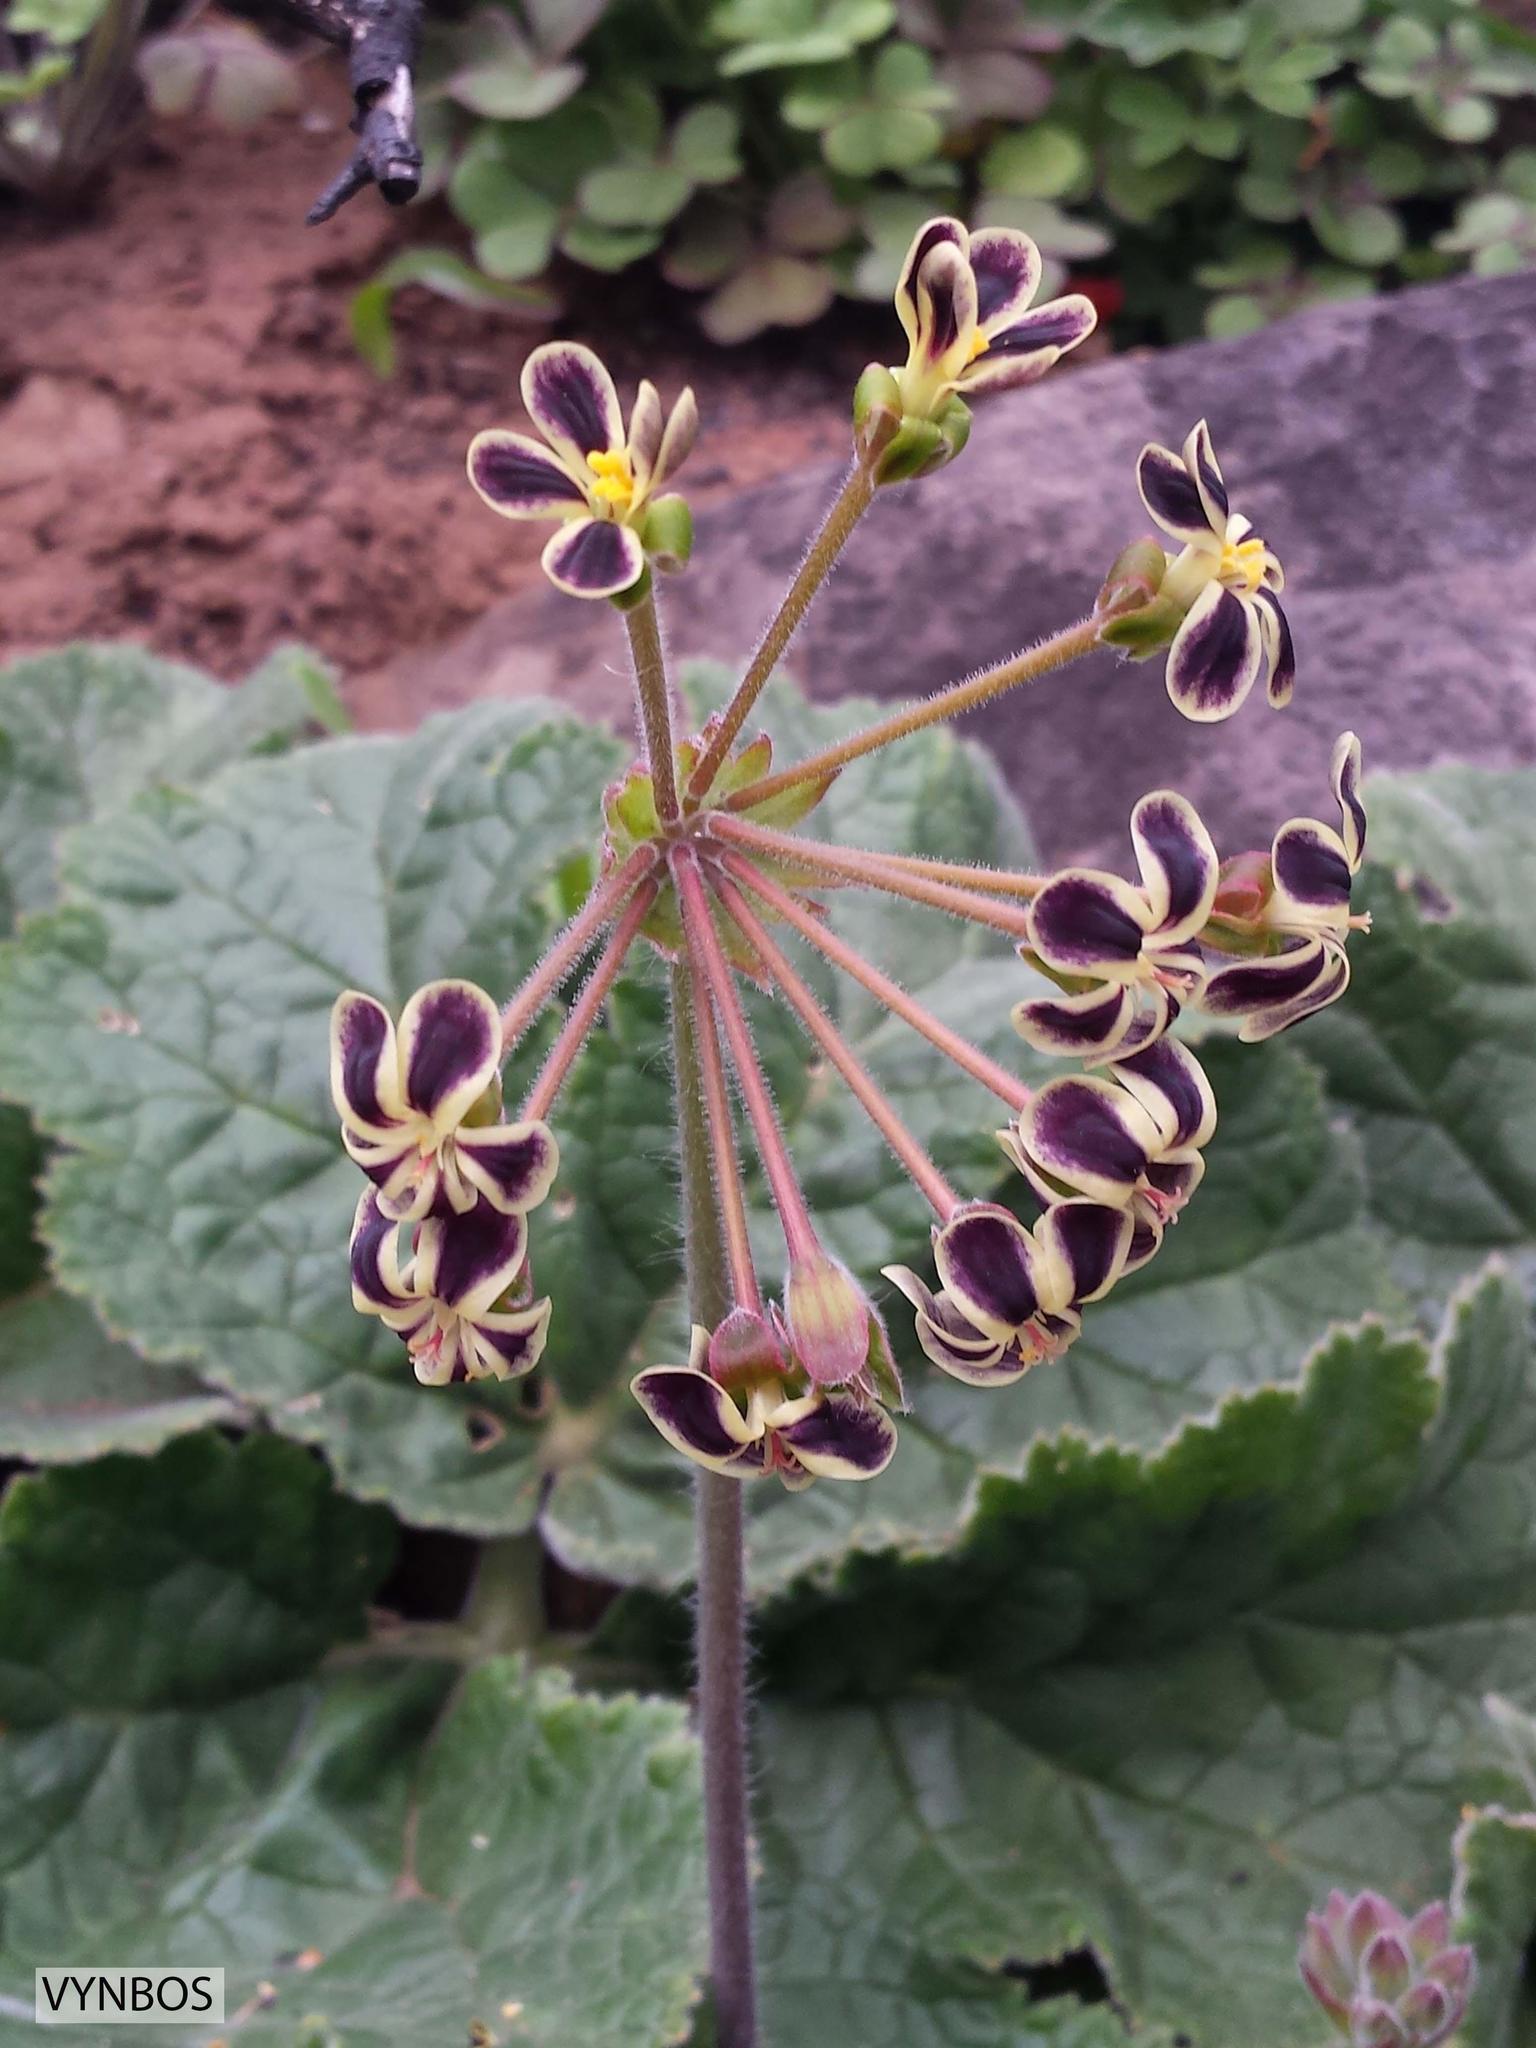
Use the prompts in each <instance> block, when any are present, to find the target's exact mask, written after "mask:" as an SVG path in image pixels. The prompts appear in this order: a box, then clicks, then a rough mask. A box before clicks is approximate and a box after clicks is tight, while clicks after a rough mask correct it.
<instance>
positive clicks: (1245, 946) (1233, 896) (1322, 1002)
mask: <svg viewBox="0 0 1536 2048" xmlns="http://www.w3.org/2000/svg"><path fill="white" fill-rule="evenodd" d="M1329 779H1330V781H1331V783H1332V786H1333V793H1334V798H1335V801H1336V802H1337V804H1338V807H1339V829H1338V830H1337V831H1335V830H1334V829H1333V827H1332V826H1330V825H1324V824H1321V823H1320V822H1319V821H1318V820H1317V819H1316V818H1291V819H1289V820H1288V821H1287V822H1286V823H1285V824H1284V825H1282V826H1281V827H1280V829H1279V831H1278V832H1277V833H1276V834H1275V837H1274V843H1273V845H1272V846H1271V848H1270V852H1269V856H1268V859H1267V860H1266V859H1265V857H1264V856H1263V855H1262V854H1260V855H1256V856H1241V857H1240V858H1239V859H1238V860H1237V861H1236V862H1234V863H1232V865H1231V871H1230V872H1228V873H1226V874H1224V876H1223V881H1222V885H1221V887H1220V888H1219V889H1218V892H1217V896H1216V901H1215V904H1214V906H1213V912H1214V914H1213V917H1212V920H1211V923H1210V925H1209V927H1208V929H1207V932H1206V934H1205V936H1206V940H1207V943H1208V944H1210V945H1213V946H1217V947H1220V948H1222V949H1224V950H1233V951H1239V952H1242V953H1243V954H1244V955H1245V957H1243V958H1240V959H1237V960H1234V961H1233V962H1231V964H1229V965H1224V966H1221V967H1218V968H1217V969H1216V971H1215V972H1214V973H1213V974H1212V975H1211V976H1210V978H1209V979H1208V980H1207V982H1206V985H1205V988H1204V990H1203V991H1202V993H1201V998H1200V1002H1201V1007H1202V1009H1204V1010H1206V1011H1208V1012H1209V1013H1210V1015H1212V1016H1213V1017H1240V1018H1241V1019H1242V1020H1243V1022H1242V1029H1241V1030H1240V1032H1239V1033H1238V1036H1239V1037H1240V1038H1243V1039H1245V1040H1247V1041H1249V1042H1250V1043H1252V1042H1253V1041H1254V1040H1257V1039H1263V1038H1272V1037H1273V1036H1274V1035H1275V1033H1276V1032H1278V1031H1284V1030H1286V1029H1288V1027H1289V1026H1291V1025H1292V1024H1299V1023H1300V1022H1301V1020H1302V1019H1303V1018H1304V1017H1310V1016H1312V1015H1313V1013H1314V1012H1315V1011H1317V1010H1322V1009H1326V1008H1327V1006H1328V1005H1329V1004H1330V1003H1336V1002H1337V1001H1338V999H1339V997H1340V996H1341V995H1343V993H1344V991H1345V989H1346V988H1347V987H1348V986H1349V956H1348V954H1347V953H1346V952H1345V941H1346V940H1347V939H1348V937H1349V934H1350V932H1351V931H1359V930H1365V929H1368V928H1369V926H1370V919H1369V917H1356V916H1354V915H1353V914H1352V912H1351V908H1350V895H1351V890H1352V887H1353V884H1354V879H1355V876H1356V875H1357V874H1358V873H1359V871H1360V864H1361V862H1362V861H1363V860H1364V858H1365V805H1364V803H1363V802H1362V801H1361V796H1360V742H1359V740H1358V739H1356V737H1355V735H1354V734H1353V733H1352V732H1347V733H1343V734H1341V735H1340V737H1339V740H1338V743H1337V744H1336V746H1335V747H1334V750H1333V761H1332V765H1331V768H1330V776H1329Z"/></svg>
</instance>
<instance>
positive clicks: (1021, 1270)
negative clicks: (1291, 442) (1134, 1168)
mask: <svg viewBox="0 0 1536 2048" xmlns="http://www.w3.org/2000/svg"><path fill="white" fill-rule="evenodd" d="M1133 1229H1134V1225H1133V1222H1132V1218H1131V1216H1130V1215H1129V1213H1128V1212H1127V1211H1126V1210H1124V1209H1121V1208H1112V1207H1110V1206H1108V1205H1107V1204H1105V1203H1102V1202H1092V1201H1066V1202H1054V1203H1052V1204H1051V1206H1050V1207H1049V1208H1048V1209H1047V1210H1046V1211H1045V1213H1044V1215H1043V1216H1041V1217H1040V1218H1039V1219H1038V1220H1037V1222H1036V1223H1035V1225H1034V1227H1033V1228H1032V1229H1030V1228H1026V1226H1025V1225H1024V1224H1023V1223H1021V1222H1020V1221H1019V1219H1018V1217H1017V1216H1015V1215H1014V1214H1013V1213H1012V1211H1011V1210H1009V1209H1005V1208H1003V1207H1001V1205H1000V1204H998V1203H996V1202H971V1203H967V1204H966V1206H965V1207H964V1208H962V1209H960V1210H959V1211H957V1212H956V1214H955V1215H954V1216H952V1217H951V1218H950V1220H949V1222H948V1223H946V1224H945V1225H944V1226H943V1228H942V1229H940V1230H936V1231H935V1232H934V1237H933V1258H934V1264H935V1266H936V1267H937V1269H938V1275H939V1291H938V1293H936V1294H935V1293H934V1292H933V1290H932V1289H931V1288H930V1287H929V1286H928V1285H927V1283H926V1281H924V1280H923V1279H921V1278H920V1277H919V1275H918V1274H916V1273H914V1272H912V1271H911V1269H910V1268H909V1267H906V1266H887V1267H886V1268H885V1276H886V1278H887V1279H888V1280H889V1281H890V1282H891V1283H892V1284H893V1286H895V1287H898V1288H899V1289H900V1290H901V1292H902V1293H903V1294H904V1295H905V1296H906V1298H907V1300H908V1301H909V1302H911V1304H912V1306H913V1308H914V1309H915V1310H916V1311H917V1341H918V1344H919V1346H920V1347H921V1349H922V1351H923V1354H924V1356H925V1357H927V1358H928V1359H930V1360H931V1361H932V1362H933V1364H935V1365H936V1366H938V1367H939V1368H940V1370H941V1371H943V1372H947V1373H949V1374H950V1375H951V1376H952V1377H953V1378H954V1379H957V1380H964V1381H965V1382H966V1383H967V1385H969V1386H973V1387H1004V1386H1008V1385H1010V1384H1011V1383H1012V1382H1013V1381H1014V1380H1017V1379H1021V1378H1022V1377H1023V1375H1024V1374H1025V1373H1027V1372H1028V1371H1029V1370H1030V1368H1031V1367H1032V1366H1036V1365H1038V1364H1039V1363H1040V1361H1041V1360H1042V1359H1045V1358H1059V1357H1060V1355H1061V1354H1062V1352H1063V1351H1065V1350H1066V1348H1067V1346H1068V1345H1069V1344H1070V1343H1071V1342H1072V1341H1073V1339H1074V1338H1075V1337H1076V1336H1077V1334H1078V1332H1079V1330H1080V1329H1081V1328H1082V1313H1081V1311H1082V1309H1083V1307H1084V1305H1085V1304H1086V1303H1088V1302H1091V1301H1098V1300H1099V1299H1101V1297H1102V1296H1104V1295H1106V1294H1107V1293H1108V1292H1109V1290H1110V1288H1111V1287H1113V1286H1114V1284H1115V1282H1116V1281H1117V1280H1118V1279H1119V1278H1120V1275H1121V1273H1122V1272H1123V1271H1124V1269H1125V1262H1126V1259H1127V1257H1128V1255H1129V1253H1130V1248H1131V1238H1132V1233H1133Z"/></svg>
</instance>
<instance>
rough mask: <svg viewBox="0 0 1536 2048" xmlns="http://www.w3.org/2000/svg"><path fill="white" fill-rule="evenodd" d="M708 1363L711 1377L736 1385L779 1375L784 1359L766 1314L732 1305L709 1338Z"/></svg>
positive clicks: (784, 1363) (778, 1376) (783, 1369)
mask: <svg viewBox="0 0 1536 2048" xmlns="http://www.w3.org/2000/svg"><path fill="white" fill-rule="evenodd" d="M708 1364H709V1376H710V1378H711V1379H712V1380H715V1381H716V1382H717V1383H718V1384H719V1385H720V1386H722V1387H732V1388H736V1387H750V1386H752V1385H753V1384H754V1383H755V1382H757V1381H759V1380H764V1379H778V1378H780V1377H781V1376H782V1375H783V1373H784V1372H785V1370H786V1364H787V1361H786V1360H785V1357H784V1352H783V1349H782V1347H781V1345H780V1344H779V1341H778V1339H777V1337H775V1335H774V1333H773V1330H772V1327H771V1326H770V1324H769V1322H768V1319H767V1318H766V1316H760V1315H755V1314H754V1313H753V1312H752V1310H751V1309H746V1308H733V1309H732V1310H731V1312H730V1314H729V1315H728V1316H727V1317H726V1318H725V1321H724V1322H723V1323H721V1324H720V1326H719V1328H718V1329H717V1330H716V1331H715V1333H714V1335H713V1336H712V1337H711V1338H710V1340H709V1354H708Z"/></svg>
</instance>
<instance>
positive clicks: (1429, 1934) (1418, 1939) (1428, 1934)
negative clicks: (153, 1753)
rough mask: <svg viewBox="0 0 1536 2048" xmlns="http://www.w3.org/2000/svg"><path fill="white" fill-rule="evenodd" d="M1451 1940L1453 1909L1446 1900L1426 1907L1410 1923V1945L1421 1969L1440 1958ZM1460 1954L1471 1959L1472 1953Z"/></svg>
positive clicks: (1465, 1951)
mask: <svg viewBox="0 0 1536 2048" xmlns="http://www.w3.org/2000/svg"><path fill="white" fill-rule="evenodd" d="M1450 1939H1451V1909H1450V1907H1449V1906H1448V1905H1447V1904H1446V1903H1445V1900H1444V1899H1436V1900H1435V1902H1434V1904H1433V1905H1430V1906H1426V1907H1425V1908H1424V1910H1423V1911H1422V1912H1421V1913H1416V1914H1415V1915H1414V1917H1413V1919H1412V1920H1411V1921H1410V1922H1409V1923H1408V1945H1409V1947H1410V1948H1411V1949H1412V1950H1413V1953H1414V1957H1415V1960H1416V1961H1417V1962H1418V1965H1419V1967H1420V1969H1423V1968H1424V1966H1425V1965H1426V1964H1427V1963H1429V1962H1430V1960H1431V1959H1432V1958H1433V1957H1435V1956H1438V1955H1439V1954H1440V1952H1441V1950H1442V1949H1445V1948H1447V1947H1449V1945H1450ZM1460 1953H1462V1954H1464V1955H1466V1956H1467V1957H1468V1958H1469V1959H1470V1957H1471V1954H1472V1951H1471V1950H1470V1949H1464V1950H1462V1951H1460Z"/></svg>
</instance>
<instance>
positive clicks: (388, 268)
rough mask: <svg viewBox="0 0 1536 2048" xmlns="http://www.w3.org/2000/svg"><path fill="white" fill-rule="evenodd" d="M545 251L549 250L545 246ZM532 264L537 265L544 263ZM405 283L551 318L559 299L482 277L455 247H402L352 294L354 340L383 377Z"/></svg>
mask: <svg viewBox="0 0 1536 2048" xmlns="http://www.w3.org/2000/svg"><path fill="white" fill-rule="evenodd" d="M538 203H539V204H542V202H538ZM477 246H478V244H477ZM544 255H545V256H546V257H547V255H548V248H547V246H546V248H545V250H544ZM530 267H531V268H534V269H537V268H539V267H540V264H539V263H538V262H536V263H534V264H533V265H531V266H530ZM407 285H421V286H423V287H424V288H425V289H426V290H427V291H430V292H434V293H436V295H437V296H438V297H439V298H441V299H451V300H452V301H453V303H454V304H455V305H456V306H469V307H470V308H472V309H473V310H474V311H475V312H477V313H522V314H523V315H525V316H532V317H534V318H539V319H547V318H548V317H549V315H550V314H551V313H552V312H553V311H554V310H555V306H556V303H557V302H556V300H555V299H554V297H553V296H552V294H551V293H549V292H544V291H536V290H535V289H534V288H533V287H532V286H529V285H522V284H509V283H505V282H503V281H502V279H501V278H499V277H496V276H483V275H482V274H481V273H480V272H479V271H478V270H476V268H475V266H474V265H473V264H472V263H466V262H465V261H464V259H463V257H462V256H460V255H458V254H457V253H456V252H455V251H454V250H452V249H432V248H415V249H402V250H401V251H400V252H399V254H398V255H396V256H393V257H391V259H390V260H389V262H388V263H386V264H385V265H384V266H383V268H382V269H381V270H378V271H376V272H375V273H374V275H373V276H372V277H371V278H370V279H369V280H368V282H367V284H365V285H364V286H363V288H362V290H361V291H359V292H357V293H356V294H354V296H353V300H352V305H351V309H350V318H351V323H352V341H353V344H354V346H355V347H356V349H357V352H358V354H359V355H360V356H361V357H362V358H363V361H364V362H365V363H367V365H368V367H369V368H370V369H371V370H373V371H375V372H376V373H377V374H378V375H379V376H380V377H392V376H393V375H394V373H395V364H396V358H397V353H398V352H397V350H396V347H395V328H394V321H393V319H392V317H391V315H392V312H393V308H394V302H395V294H396V293H397V292H399V291H402V290H403V289H404V288H405V287H406V286H407Z"/></svg>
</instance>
